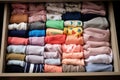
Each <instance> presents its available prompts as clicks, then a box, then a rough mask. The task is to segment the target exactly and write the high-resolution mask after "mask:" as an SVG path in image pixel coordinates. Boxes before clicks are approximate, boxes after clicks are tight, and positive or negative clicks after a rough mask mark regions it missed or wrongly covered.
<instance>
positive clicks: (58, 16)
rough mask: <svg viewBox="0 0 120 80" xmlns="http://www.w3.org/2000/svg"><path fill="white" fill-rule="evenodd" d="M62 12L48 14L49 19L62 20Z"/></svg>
mask: <svg viewBox="0 0 120 80" xmlns="http://www.w3.org/2000/svg"><path fill="white" fill-rule="evenodd" d="M61 16H62V14H47V20H62V17H61Z"/></svg>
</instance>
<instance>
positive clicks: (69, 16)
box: [62, 12, 81, 20]
mask: <svg viewBox="0 0 120 80" xmlns="http://www.w3.org/2000/svg"><path fill="white" fill-rule="evenodd" d="M62 19H63V20H81V13H80V12H66V13H64V14H63V15H62Z"/></svg>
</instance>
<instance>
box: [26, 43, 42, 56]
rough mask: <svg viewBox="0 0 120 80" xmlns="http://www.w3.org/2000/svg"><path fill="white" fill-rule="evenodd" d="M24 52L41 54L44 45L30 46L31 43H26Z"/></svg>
mask: <svg viewBox="0 0 120 80" xmlns="http://www.w3.org/2000/svg"><path fill="white" fill-rule="evenodd" d="M26 54H27V55H40V56H43V55H44V47H43V46H36V45H34V46H32V45H28V46H27V47H26Z"/></svg>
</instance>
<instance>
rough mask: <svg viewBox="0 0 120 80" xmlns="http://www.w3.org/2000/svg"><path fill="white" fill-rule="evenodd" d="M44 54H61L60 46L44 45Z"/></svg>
mask: <svg viewBox="0 0 120 80" xmlns="http://www.w3.org/2000/svg"><path fill="white" fill-rule="evenodd" d="M45 51H46V52H58V53H59V54H62V49H61V44H46V45H45Z"/></svg>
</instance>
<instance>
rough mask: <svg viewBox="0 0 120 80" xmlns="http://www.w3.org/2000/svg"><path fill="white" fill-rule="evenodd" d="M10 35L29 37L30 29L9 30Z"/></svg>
mask: <svg viewBox="0 0 120 80" xmlns="http://www.w3.org/2000/svg"><path fill="white" fill-rule="evenodd" d="M8 36H11V37H28V31H26V30H9V31H8Z"/></svg>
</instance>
